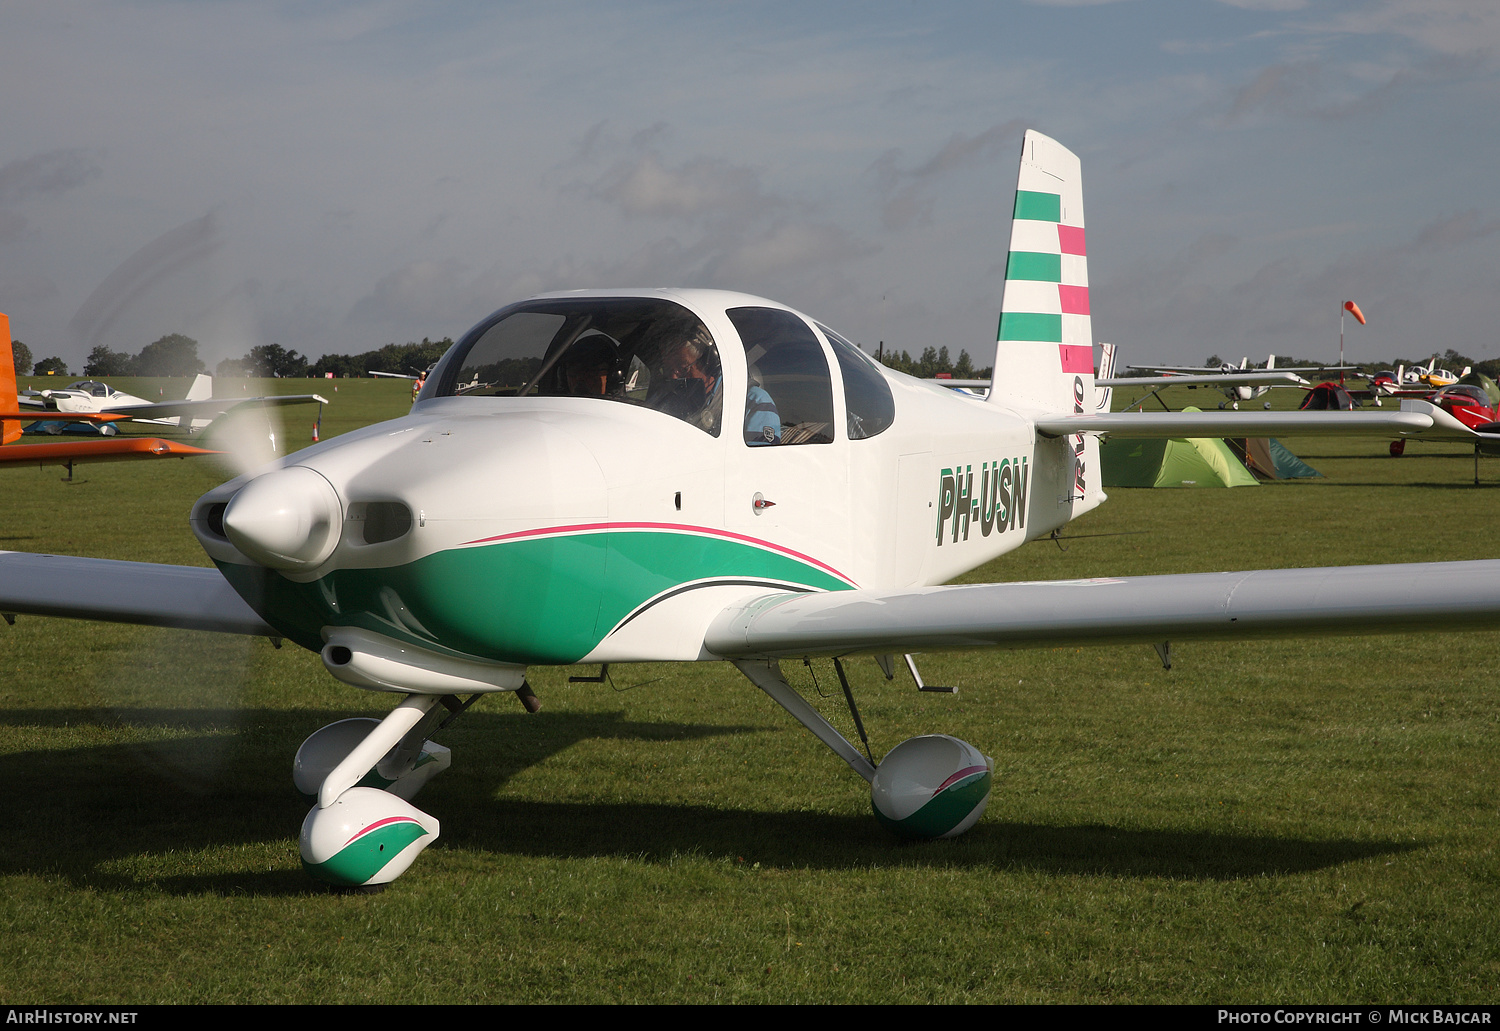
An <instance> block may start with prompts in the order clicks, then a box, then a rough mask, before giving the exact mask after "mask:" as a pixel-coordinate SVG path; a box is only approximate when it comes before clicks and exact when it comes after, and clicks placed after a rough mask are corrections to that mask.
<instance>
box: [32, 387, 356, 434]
mask: <svg viewBox="0 0 1500 1031" xmlns="http://www.w3.org/2000/svg"><path fill="white" fill-rule="evenodd" d="M213 393H214V381H213V377H211V376H205V375H203V374H202V373H199V374H198V376H196V377H195V378H194V379H193V385H192V386H191V387H189V388H188V392H187V396H186V397H185V398H183V399H182V400H180V401H148V400H146V399H145V398H144V397H136V396H135V395H134V394H127V393H126V392H125V391H123V390H116V389H115V388H114V387H111V386H110V385H109V384H108V383H103V382H101V381H99V380H93V379H85V380H78V381H77V382H75V383H69V384H68V385H67V386H66V387H59V388H57V389H49V390H40V391H27V392H26V393H25V394H22V395H21V396H20V397H19V398H18V403H19V404H20V405H21V407H22V409H23V410H25V411H28V412H29V411H31V410H35V411H36V414H37V417H38V418H46V417H48V416H49V415H50V414H52V413H54V412H56V413H60V414H74V415H125V416H128V417H129V419H130V421H132V422H140V423H150V424H152V425H154V426H178V427H183V428H186V429H188V430H190V431H193V430H200V429H203V428H204V427H205V426H208V425H210V424H211V423H212V422H213V421H214V420H215V419H217V418H218V417H219V416H221V415H224V414H226V413H228V412H230V411H232V410H234V409H236V408H270V407H281V406H283V405H295V404H308V403H310V402H313V401H316V402H318V403H319V404H327V403H328V400H327V399H326V398H324V397H320V396H319V395H317V394H282V395H274V396H270V397H217V398H216V397H214V396H213Z"/></svg>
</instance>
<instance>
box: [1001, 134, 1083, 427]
mask: <svg viewBox="0 0 1500 1031" xmlns="http://www.w3.org/2000/svg"><path fill="white" fill-rule="evenodd" d="M996 336H997V342H996V345H995V375H994V379H993V380H992V381H991V384H990V396H989V401H990V403H992V404H1002V405H1007V406H1015V407H1020V408H1039V409H1042V410H1043V411H1048V412H1071V411H1075V410H1076V411H1082V407H1081V406H1082V405H1083V404H1084V403H1085V400H1086V399H1091V398H1092V397H1093V396H1094V382H1093V381H1094V338H1093V326H1092V324H1091V322H1090V319H1089V278H1088V259H1087V249H1086V247H1085V246H1084V232H1083V180H1082V175H1081V165H1080V163H1079V161H1078V157H1077V155H1075V154H1074V153H1073V152H1072V151H1070V150H1068V149H1067V148H1066V147H1064V146H1063V145H1062V144H1060V143H1058V142H1057V141H1056V140H1053V139H1049V138H1048V137H1046V136H1043V135H1042V134H1041V133H1039V132H1035V131H1032V130H1029V129H1028V130H1027V132H1026V136H1025V138H1024V139H1023V140H1022V141H1021V172H1020V175H1019V176H1018V177H1017V180H1016V201H1015V208H1014V213H1013V216H1012V220H1011V231H1010V252H1009V255H1008V257H1007V260H1006V264H1005V293H1004V296H1003V298H1002V300H1001V304H1000V328H999V332H998V333H997V334H996Z"/></svg>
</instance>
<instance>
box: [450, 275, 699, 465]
mask: <svg viewBox="0 0 1500 1031" xmlns="http://www.w3.org/2000/svg"><path fill="white" fill-rule="evenodd" d="M722 371H723V364H722V361H721V358H720V355H719V348H718V345H717V343H715V341H714V338H713V335H712V334H711V333H709V331H708V327H706V326H705V325H704V324H703V321H702V320H701V319H700V318H699V317H698V316H697V315H695V314H694V313H693V312H692V311H690V310H689V309H688V308H685V307H683V306H682V305H681V304H678V303H676V302H675V301H670V300H666V299H663V298H655V297H602V298H599V297H595V298H543V299H537V300H530V301H523V302H521V303H519V304H515V305H511V306H510V307H508V308H502V309H501V310H500V311H498V312H496V313H495V314H493V315H491V316H490V317H489V318H487V319H485V320H484V321H483V322H481V323H479V325H477V326H475V327H474V328H473V329H472V330H470V331H469V332H468V333H467V334H466V335H465V336H464V338H463V339H462V340H460V341H459V342H458V343H457V344H456V345H454V349H453V351H452V352H451V353H450V354H449V355H448V356H447V357H446V358H445V359H444V360H443V363H442V366H441V369H440V370H439V373H438V375H437V377H436V378H437V382H436V383H435V384H429V386H430V388H431V389H430V391H424V395H425V396H431V397H596V398H602V399H604V400H609V401H618V402H623V403H626V404H634V405H641V406H644V407H647V408H652V409H654V410H656V411H660V412H663V413H665V414H667V415H671V416H673V417H675V418H678V419H682V420H683V421H684V422H688V423H691V424H692V425H695V426H697V427H699V428H700V429H702V430H704V431H705V432H707V433H710V434H712V435H713V436H718V434H719V427H720V425H721V423H722V421H723V407H724V398H723V391H722V389H721V379H722Z"/></svg>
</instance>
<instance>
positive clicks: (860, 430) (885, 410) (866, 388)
mask: <svg viewBox="0 0 1500 1031" xmlns="http://www.w3.org/2000/svg"><path fill="white" fill-rule="evenodd" d="M818 328H819V329H821V330H822V331H823V335H824V336H825V337H827V338H828V342H829V343H830V344H832V345H833V356H834V357H835V358H837V359H838V362H839V372H840V373H841V374H842V375H843V377H844V420H845V422H846V423H847V424H848V430H849V439H850V440H862V439H864V438H865V437H873V436H875V434H877V433H882V432H884V431H885V430H887V429H889V428H890V425H891V423H893V422H895V421H896V399H895V398H894V397H892V396H891V386H890V384H889V383H887V382H886V379H885V376H884V375H883V374H882V373H881V371H880V367H879V366H878V365H876V364H875V360H874V359H873V358H871V357H870V356H869V355H867V354H865V353H864V352H863V351H861V350H860V349H859V348H858V347H856V346H855V345H854V344H851V343H850V342H849V341H848V340H846V339H844V338H843V337H842V336H840V335H839V334H837V333H835V332H834V331H833V330H831V329H829V328H828V327H827V326H825V325H823V324H822V323H821V322H820V323H818Z"/></svg>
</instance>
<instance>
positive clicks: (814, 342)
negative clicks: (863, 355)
mask: <svg viewBox="0 0 1500 1031" xmlns="http://www.w3.org/2000/svg"><path fill="white" fill-rule="evenodd" d="M725 314H727V315H728V316H729V321H730V322H732V323H734V328H735V329H736V330H737V331H738V332H739V334H740V340H741V341H742V342H743V343H744V345H745V364H746V368H747V371H748V372H749V377H750V381H749V387H748V389H747V390H746V396H745V418H744V422H743V433H744V436H745V443H746V444H747V445H749V446H751V447H763V446H767V445H787V444H829V443H832V442H833V381H832V377H831V376H830V375H829V372H828V360H827V359H826V358H824V357H823V345H822V344H820V343H819V342H818V338H817V336H816V335H815V334H814V333H813V331H812V328H811V327H810V326H808V324H807V323H805V322H803V321H802V320H801V319H800V318H798V317H797V316H796V315H793V314H792V313H791V312H789V311H785V310H783V309H780V308H730V309H729V310H728V311H727V312H726V313H725Z"/></svg>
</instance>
